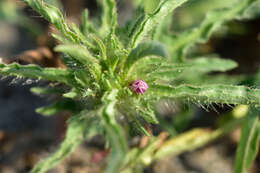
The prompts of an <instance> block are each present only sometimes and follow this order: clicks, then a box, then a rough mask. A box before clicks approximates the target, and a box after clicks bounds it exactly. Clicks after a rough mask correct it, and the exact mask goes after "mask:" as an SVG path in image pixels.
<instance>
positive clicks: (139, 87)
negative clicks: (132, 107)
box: [130, 80, 148, 94]
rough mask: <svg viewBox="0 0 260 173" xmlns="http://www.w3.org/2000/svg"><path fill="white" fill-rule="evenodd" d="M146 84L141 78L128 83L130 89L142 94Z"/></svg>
mask: <svg viewBox="0 0 260 173" xmlns="http://www.w3.org/2000/svg"><path fill="white" fill-rule="evenodd" d="M147 88H148V85H147V84H146V83H145V81H143V80H135V81H134V82H132V83H131V84H130V89H131V90H132V91H133V92H135V93H136V94H144V93H145V91H146V90H147Z"/></svg>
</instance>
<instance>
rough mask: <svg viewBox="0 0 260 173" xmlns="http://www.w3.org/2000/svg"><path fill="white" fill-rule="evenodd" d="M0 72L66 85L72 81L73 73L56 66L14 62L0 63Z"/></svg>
mask: <svg viewBox="0 0 260 173" xmlns="http://www.w3.org/2000/svg"><path fill="white" fill-rule="evenodd" d="M0 74H1V75H8V76H17V77H28V78H36V79H43V80H49V81H54V82H61V83H65V84H68V85H71V84H73V83H74V77H73V73H72V72H71V71H70V70H63V69H58V68H41V67H40V66H37V65H19V64H16V63H13V64H9V65H5V64H0Z"/></svg>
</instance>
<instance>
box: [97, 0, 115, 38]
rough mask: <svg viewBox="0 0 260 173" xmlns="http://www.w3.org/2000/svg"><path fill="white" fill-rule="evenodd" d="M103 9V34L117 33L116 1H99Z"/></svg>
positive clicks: (101, 30) (101, 29)
mask: <svg viewBox="0 0 260 173" xmlns="http://www.w3.org/2000/svg"><path fill="white" fill-rule="evenodd" d="M98 2H99V3H100V4H101V7H102V19H101V20H102V24H101V28H100V32H102V33H103V34H107V32H109V34H111V33H115V29H116V27H117V9H116V2H115V0H99V1H98Z"/></svg>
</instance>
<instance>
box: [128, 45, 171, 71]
mask: <svg viewBox="0 0 260 173" xmlns="http://www.w3.org/2000/svg"><path fill="white" fill-rule="evenodd" d="M149 56H159V57H167V52H166V50H165V48H164V46H163V45H162V44H160V43H159V42H154V41H150V42H144V43H141V44H139V45H138V46H137V47H136V48H134V49H133V50H132V51H131V52H130V54H129V55H128V57H127V58H126V60H125V64H124V73H125V75H126V76H127V75H128V73H129V72H131V70H133V67H134V65H135V64H138V61H139V60H141V59H142V58H145V57H149Z"/></svg>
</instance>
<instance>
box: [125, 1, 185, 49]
mask: <svg viewBox="0 0 260 173" xmlns="http://www.w3.org/2000/svg"><path fill="white" fill-rule="evenodd" d="M186 1H187V0H164V1H163V2H161V4H160V5H159V7H158V8H157V9H156V11H154V12H153V13H152V14H149V15H148V14H146V15H145V16H144V17H143V20H142V22H141V24H140V25H138V26H136V27H135V28H134V32H133V35H132V36H131V41H130V47H131V48H133V47H136V46H137V45H138V44H139V43H140V42H142V41H144V39H145V38H147V36H149V34H150V32H151V31H152V30H153V29H154V28H155V27H156V26H157V25H158V23H160V22H161V21H163V20H164V18H165V17H166V16H168V15H169V14H170V13H171V12H172V11H173V10H174V9H176V8H177V7H179V6H181V5H182V4H183V3H185V2H186Z"/></svg>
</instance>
